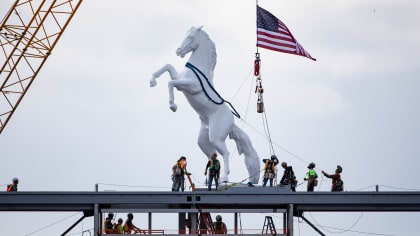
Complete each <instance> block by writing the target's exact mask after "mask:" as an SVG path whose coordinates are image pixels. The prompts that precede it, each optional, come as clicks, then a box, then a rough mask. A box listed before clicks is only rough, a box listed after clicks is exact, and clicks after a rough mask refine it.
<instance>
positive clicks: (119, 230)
mask: <svg viewBox="0 0 420 236" xmlns="http://www.w3.org/2000/svg"><path fill="white" fill-rule="evenodd" d="M122 223H123V219H121V218H119V219H118V224H114V234H124V226H123V225H122Z"/></svg>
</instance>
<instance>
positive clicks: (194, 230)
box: [190, 213, 198, 234]
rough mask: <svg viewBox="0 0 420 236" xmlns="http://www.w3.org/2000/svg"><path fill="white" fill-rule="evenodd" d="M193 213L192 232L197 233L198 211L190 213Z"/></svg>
mask: <svg viewBox="0 0 420 236" xmlns="http://www.w3.org/2000/svg"><path fill="white" fill-rule="evenodd" d="M190 215H191V232H190V233H192V234H197V215H198V214H197V213H190Z"/></svg>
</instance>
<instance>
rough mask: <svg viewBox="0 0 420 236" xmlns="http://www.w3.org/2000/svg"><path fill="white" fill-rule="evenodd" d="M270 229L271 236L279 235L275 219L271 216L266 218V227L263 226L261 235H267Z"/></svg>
mask: <svg viewBox="0 0 420 236" xmlns="http://www.w3.org/2000/svg"><path fill="white" fill-rule="evenodd" d="M268 229H270V234H271V235H277V231H276V227H275V226H274V222H273V217H271V216H266V217H265V219H264V226H263V229H262V232H261V234H267V233H268ZM264 230H265V233H264Z"/></svg>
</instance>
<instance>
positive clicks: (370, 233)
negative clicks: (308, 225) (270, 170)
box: [274, 216, 394, 236]
mask: <svg viewBox="0 0 420 236" xmlns="http://www.w3.org/2000/svg"><path fill="white" fill-rule="evenodd" d="M274 217H276V216H274ZM279 218H280V217H279ZM295 222H298V223H303V222H304V221H299V218H298V219H297V220H295ZM315 225H316V226H319V227H324V228H330V229H336V230H345V229H341V228H336V227H331V226H325V225H319V224H315ZM348 232H352V233H359V234H369V235H381V236H394V235H393V234H381V233H372V232H364V231H357V230H348Z"/></svg>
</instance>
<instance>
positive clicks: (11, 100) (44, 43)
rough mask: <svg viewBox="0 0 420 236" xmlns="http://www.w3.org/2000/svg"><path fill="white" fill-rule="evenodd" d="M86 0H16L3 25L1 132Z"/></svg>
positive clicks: (0, 34) (0, 49)
mask: <svg viewBox="0 0 420 236" xmlns="http://www.w3.org/2000/svg"><path fill="white" fill-rule="evenodd" d="M82 1H83V0H16V1H15V3H14V4H13V6H12V8H11V9H10V10H9V12H8V13H7V15H6V16H5V18H4V19H3V21H2V22H1V26H0V57H2V59H0V66H1V68H0V92H1V94H0V134H1V132H2V131H3V130H4V127H5V126H6V125H7V123H8V122H9V121H10V118H11V117H12V115H13V113H14V112H15V111H16V108H17V107H18V105H19V103H20V102H21V101H22V98H23V96H24V95H25V94H26V92H27V91H28V89H29V87H30V86H31V84H32V82H33V81H34V79H35V78H36V76H37V75H38V73H39V71H40V70H41V68H42V66H43V65H44V63H45V61H46V60H47V58H48V57H49V56H50V55H51V52H52V50H53V49H54V47H55V46H56V44H57V42H58V40H59V39H60V37H61V36H62V34H63V32H64V31H65V30H66V28H67V26H68V24H69V23H70V21H71V19H72V18H73V16H74V14H75V13H76V11H77V9H78V8H79V6H80V4H81V3H82Z"/></svg>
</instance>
